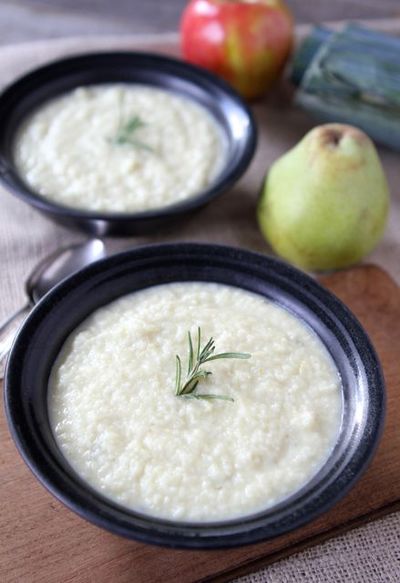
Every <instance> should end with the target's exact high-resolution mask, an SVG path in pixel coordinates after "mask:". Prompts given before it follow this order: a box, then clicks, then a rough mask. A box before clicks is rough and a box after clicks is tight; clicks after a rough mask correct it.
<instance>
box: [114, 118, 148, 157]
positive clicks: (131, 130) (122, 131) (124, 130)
mask: <svg viewBox="0 0 400 583" xmlns="http://www.w3.org/2000/svg"><path fill="white" fill-rule="evenodd" d="M145 125H146V124H145V122H144V121H142V119H141V118H140V117H139V116H138V115H133V116H132V117H130V118H129V119H128V120H127V121H126V122H124V123H122V121H121V120H120V122H119V125H118V128H117V133H116V135H115V136H114V138H112V140H111V143H112V144H117V145H122V144H130V145H131V146H135V147H136V148H141V149H142V150H148V151H149V152H153V149H152V148H150V146H148V145H147V144H145V143H144V142H142V141H141V140H138V139H137V138H135V137H134V134H135V132H137V130H139V129H140V128H143V127H145Z"/></svg>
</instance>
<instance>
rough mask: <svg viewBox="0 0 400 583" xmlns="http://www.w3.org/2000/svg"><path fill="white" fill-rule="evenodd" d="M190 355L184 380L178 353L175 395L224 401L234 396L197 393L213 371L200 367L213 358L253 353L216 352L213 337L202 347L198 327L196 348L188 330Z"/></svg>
mask: <svg viewBox="0 0 400 583" xmlns="http://www.w3.org/2000/svg"><path fill="white" fill-rule="evenodd" d="M188 343H189V356H188V370H187V375H186V379H185V381H184V382H182V361H181V359H180V357H179V356H178V355H176V377H175V395H176V396H177V397H184V398H186V399H203V400H207V401H209V400H213V399H220V400H223V401H232V402H233V401H234V399H232V397H229V396H226V395H214V394H211V393H197V392H196V389H197V385H198V384H199V382H200V381H201V380H204V379H206V378H207V377H209V376H210V375H211V374H212V373H211V372H210V371H208V370H203V369H201V368H200V367H201V366H202V365H203V364H205V363H206V362H211V361H212V360H219V359H222V358H238V359H247V358H250V357H251V354H248V353H247V352H221V353H220V354H215V342H214V339H213V338H210V340H209V341H208V342H207V343H206V344H205V345H204V347H203V348H201V329H200V327H198V328H197V341H196V348H195V349H194V347H193V340H192V336H191V334H190V332H188Z"/></svg>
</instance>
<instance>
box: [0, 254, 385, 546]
mask: <svg viewBox="0 0 400 583" xmlns="http://www.w3.org/2000/svg"><path fill="white" fill-rule="evenodd" d="M174 281H212V282H220V283H224V284H228V285H232V286H237V287H241V288H244V289H247V290H250V291H252V292H255V293H257V294H261V295H262V296H265V297H266V298H268V299H270V300H272V301H274V302H277V303H278V304H280V305H282V306H284V307H285V308H287V309H288V310H290V311H291V312H292V313H294V314H295V315H296V316H298V317H299V318H300V319H302V320H303V321H305V322H306V323H307V324H308V325H309V326H311V328H312V329H313V330H314V331H315V332H316V334H318V336H319V337H320V339H321V340H322V342H323V343H324V344H325V346H326V347H327V349H328V350H329V352H330V354H331V355H332V358H333V359H334V362H335V363H336V366H337V368H338V370H339V372H340V375H341V378H342V385H343V417H342V425H341V429H340V434H339V437H338V440H337V443H336V445H335V446H334V449H333V451H332V453H331V455H330V457H329V459H328V460H327V461H326V463H325V464H324V465H323V467H322V468H321V469H320V470H319V472H318V473H317V475H315V476H314V478H312V479H311V481H309V482H308V483H307V484H306V485H305V486H304V487H303V488H301V489H300V490H299V491H297V492H295V493H294V494H293V495H291V496H290V497H289V498H287V499H286V500H284V501H283V502H281V503H279V504H277V505H276V506H274V507H272V508H269V509H268V510H265V511H264V512H259V513H257V514H253V515H250V516H245V517H243V518H239V519H234V520H231V521H223V522H210V523H185V522H174V521H169V520H161V519H157V518H152V517H150V516H146V515H143V514H140V513H137V512H133V511H130V510H127V509H124V508H123V507H121V506H119V505H118V504H116V503H113V502H111V501H110V500H108V499H106V498H105V497H103V496H102V495H101V494H99V493H98V492H96V491H94V490H93V489H92V488H91V487H90V486H89V485H88V484H86V483H85V482H84V481H82V480H81V479H80V478H79V476H78V475H77V474H76V473H75V472H74V471H73V470H72V469H71V467H70V466H69V464H68V463H67V461H66V460H65V458H64V457H63V455H62V454H61V452H60V450H59V448H58V447H57V444H56V442H55V439H54V437H53V434H52V431H51V428H50V424H49V417H48V411H47V386H48V379H49V374H50V370H51V367H52V365H53V363H54V360H55V358H56V356H57V354H58V352H59V350H60V348H61V346H62V344H63V343H64V341H65V339H66V338H67V336H68V335H69V334H70V332H72V331H73V330H74V328H76V326H78V324H79V323H80V322H81V321H82V320H83V319H84V318H86V317H87V316H88V315H89V314H90V313H91V312H93V311H94V310H96V309H97V308H99V307H100V306H102V305H104V304H107V303H108V302H111V301H112V300H115V299H116V298H117V297H119V296H121V295H123V294H127V293H130V292H134V291H135V290H140V289H143V288H146V287H149V286H152V285H157V284H162V283H167V282H174ZM260 324H261V323H260ZM5 400H6V412H7V418H8V423H9V426H10V429H11V432H12V435H13V438H14V440H15V442H16V444H17V447H18V449H19V451H20V453H21V455H22V456H23V458H24V459H25V461H26V463H27V464H28V465H29V467H30V468H31V470H32V471H33V473H34V474H35V475H36V477H37V478H38V479H39V480H40V481H41V482H42V484H43V485H44V486H45V487H46V488H47V489H48V490H49V491H50V492H52V493H53V494H54V495H55V496H56V497H57V498H58V499H59V500H61V501H62V502H63V503H64V504H65V505H66V506H68V507H69V508H70V509H71V510H74V511H75V512H77V513H78V514H80V515H81V516H82V517H84V518H86V519H87V520H89V521H91V522H93V523H95V524H97V525H98V526H101V527H103V528H105V529H107V530H110V531H112V532H114V533H116V534H119V535H122V536H125V537H128V538H133V539H138V540H141V541H144V542H147V543H154V544H161V545H165V546H170V547H183V548H203V549H204V548H219V547H231V546H237V545H244V544H248V543H254V542H256V541H261V540H264V539H269V538H272V537H275V536H278V535H281V534H283V533H285V532H287V531H290V530H293V529H295V528H298V527H299V526H301V525H303V524H305V523H307V522H309V521H310V520H312V519H314V518H315V517H316V516H318V515H319V514H321V513H322V512H325V511H326V510H327V509H328V508H330V507H331V506H332V505H333V504H335V503H336V502H337V501H338V500H339V499H340V498H342V497H343V496H344V495H345V494H346V492H347V491H348V490H349V489H350V488H351V486H352V485H353V484H354V482H355V481H356V480H357V479H358V478H359V476H360V474H361V473H362V472H363V471H364V469H365V468H366V466H367V464H368V462H369V461H370V459H371V456H372V454H373V452H374V450H375V447H376V444H377V441H378V438H379V435H380V432H381V428H382V423H383V418H384V401H385V391H384V381H383V377H382V372H381V368H380V365H379V361H378V359H377V356H376V354H375V351H374V349H373V347H372V345H371V343H370V341H369V339H368V337H367V335H366V333H365V332H364V330H363V329H362V327H361V326H360V324H359V323H358V321H357V320H356V319H355V317H354V316H353V315H352V314H351V313H350V312H349V310H348V309H347V308H346V307H345V306H344V305H343V304H342V303H341V302H340V301H339V300H338V299H336V298H335V297H334V296H333V295H332V294H331V293H329V292H328V291H327V290H326V289H324V288H322V287H321V286H320V285H318V284H317V283H316V282H315V281H314V280H312V279H311V278H310V277H308V276H307V275H305V274H304V273H302V272H300V271H298V270H296V269H294V268H293V267H290V266H288V265H286V264H284V263H282V262H280V261H277V260H276V259H272V258H269V257H265V256H261V255H257V254H255V253H250V252H248V251H242V250H239V249H233V248H229V247H220V246H215V245H200V244H176V245H159V246H148V247H142V248H139V249H135V250H132V251H128V252H125V253H122V254H119V255H115V256H113V257H109V258H107V259H105V260H102V261H100V262H98V263H96V264H94V265H91V266H89V267H88V268H86V269H84V270H82V271H81V272H79V273H77V274H75V275H73V276H72V277H70V278H68V279H66V280H65V281H64V282H62V283H61V284H59V285H58V286H57V287H56V288H54V290H52V291H51V292H50V293H48V294H47V295H46V296H45V297H44V298H43V299H42V301H41V302H40V303H39V304H38V305H37V306H36V307H35V309H34V310H33V312H32V313H31V315H30V316H29V317H28V319H27V320H26V322H25V323H24V325H23V326H22V329H21V330H20V332H19V334H18V337H17V339H16V341H15V343H14V346H13V348H12V352H11V355H10V358H9V361H8V366H7V370H6V378H5Z"/></svg>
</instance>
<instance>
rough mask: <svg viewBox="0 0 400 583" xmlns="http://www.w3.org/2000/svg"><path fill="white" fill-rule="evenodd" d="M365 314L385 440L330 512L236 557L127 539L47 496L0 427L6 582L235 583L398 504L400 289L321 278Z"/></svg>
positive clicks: (342, 276) (385, 283)
mask: <svg viewBox="0 0 400 583" xmlns="http://www.w3.org/2000/svg"><path fill="white" fill-rule="evenodd" d="M322 281H323V283H324V284H325V285H326V286H327V287H328V288H329V289H331V290H332V291H334V293H336V295H338V296H339V297H340V298H341V299H342V300H343V301H344V302H345V303H346V304H347V305H348V306H349V307H350V308H351V309H352V310H353V311H354V313H355V314H356V315H357V316H358V318H359V319H360V320H361V322H362V323H363V324H364V326H365V328H366V329H367V331H368V332H369V334H370V336H371V339H372V341H373V342H374V344H375V347H376V349H377V351H378V353H379V356H380V358H381V360H382V363H383V368H384V373H385V378H386V382H387V393H388V403H387V405H388V414H387V421H386V426H385V431H384V435H383V438H382V441H381V444H380V446H379V448H378V452H377V455H376V457H375V458H374V460H373V462H372V464H371V466H370V468H369V470H368V471H367V472H366V474H365V475H364V476H363V478H362V479H361V480H360V482H359V483H358V484H357V485H356V486H355V487H354V489H353V490H352V491H351V492H350V493H349V494H348V496H346V498H345V499H344V500H343V501H342V502H341V503H339V504H337V505H336V506H335V507H334V508H333V509H332V510H331V511H330V512H328V513H326V514H324V515H323V516H322V517H320V518H319V519H318V520H316V521H314V522H312V523H311V524H309V525H308V526H306V527H304V528H302V529H299V530H297V531H295V532H293V533H291V534H289V535H285V536H282V537H279V538H277V539H275V540H273V541H269V542H266V543H261V544H258V545H253V546H249V547H245V548H241V549H234V550H229V551H212V552H210V551H207V552H202V551H196V552H193V551H172V550H168V549H162V548H157V547H152V546H148V545H143V544H139V543H135V542H131V541H127V540H124V539H121V538H118V537H116V536H114V535H111V534H109V533H107V532H105V531H102V530H100V529H98V528H97V527H95V526H92V525H90V524H88V523H86V522H85V521H84V520H82V519H81V518H79V517H77V516H75V515H74V514H73V513H72V512H70V511H69V510H67V509H66V508H64V507H63V506H62V505H61V504H60V503H59V502H58V501H57V500H55V499H54V498H53V497H52V496H51V495H50V494H48V493H47V492H46V490H44V488H42V486H40V485H39V484H38V482H37V481H36V480H35V478H34V477H33V476H32V475H31V473H30V472H29V470H28V469H27V468H26V466H25V465H24V463H23V462H22V460H21V459H20V457H19V455H18V454H17V451H16V449H15V447H14V445H13V443H12V441H11V438H10V436H9V433H8V430H7V427H6V423H5V420H4V416H3V414H2V415H1V419H0V439H1V444H2V448H1V453H0V468H1V483H0V499H1V511H0V512H1V534H0V580H1V581H2V582H3V581H4V582H6V583H14V582H15V583H16V582H18V583H20V582H24V583H36V582H38V583H39V582H46V583H72V582H74V583H92V582H94V581H95V582H96V583H108V582H110V581H112V582H113V583H144V582H146V583H148V582H149V581H151V582H154V583H158V582H160V583H161V582H163V583H165V582H167V581H179V583H186V582H193V581H199V580H206V579H210V578H212V580H213V581H217V580H220V581H223V580H224V581H226V580H229V579H230V578H231V577H232V575H233V574H239V573H241V574H242V573H244V572H248V571H249V570H253V569H254V568H258V567H260V566H261V565H263V564H266V563H267V562H271V561H273V560H276V559H277V558H281V557H282V556H286V555H288V554H290V553H292V552H294V551H295V550H299V549H301V548H304V547H305V546H307V545H310V544H314V543H316V542H321V540H323V539H325V538H327V537H329V536H332V535H333V534H337V533H338V532H342V531H344V530H347V529H348V528H350V527H353V526H355V525H357V524H360V523H363V522H365V521H366V520H370V519H372V518H373V517H376V516H380V515H382V514H384V513H386V512H390V511H391V510H394V509H395V508H398V507H399V506H400V503H399V501H400V458H399V455H398V452H399V451H400V432H399V431H398V427H399V426H400V360H399V354H400V291H399V287H398V286H397V284H396V283H395V282H394V281H393V280H392V279H391V278H390V277H389V276H388V275H387V274H386V273H385V272H384V271H382V270H381V269H379V268H377V267H374V266H361V267H357V268H353V269H349V270H347V271H343V272H340V273H336V274H333V275H330V276H326V277H324V278H322Z"/></svg>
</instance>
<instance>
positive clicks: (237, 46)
mask: <svg viewBox="0 0 400 583" xmlns="http://www.w3.org/2000/svg"><path fill="white" fill-rule="evenodd" d="M292 40H293V19H292V16H291V13H290V11H289V10H288V8H287V7H286V5H285V3H284V2H283V1H282V0H191V1H190V2H189V4H188V5H187V7H186V9H185V10H184V12H183V15H182V20H181V48H182V54H183V56H184V58H185V59H186V60H187V61H189V62H191V63H194V64H196V65H199V66H201V67H204V68H206V69H209V70H211V71H213V72H214V73H216V74H217V75H220V76H221V77H223V78H224V79H225V80H226V81H228V82H229V83H231V84H232V85H233V87H234V88H235V89H236V90H237V91H239V93H240V94H241V95H242V96H243V97H245V98H246V99H249V100H251V99H255V98H257V97H260V96H261V95H263V94H264V93H265V91H266V90H267V89H269V87H270V86H271V85H272V84H273V83H274V82H275V81H276V79H277V78H278V77H279V75H280V73H281V71H282V69H283V67H284V65H285V62H286V60H287V58H288V56H289V53H290V50H291V46H292Z"/></svg>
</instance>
